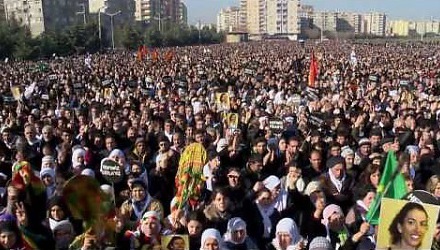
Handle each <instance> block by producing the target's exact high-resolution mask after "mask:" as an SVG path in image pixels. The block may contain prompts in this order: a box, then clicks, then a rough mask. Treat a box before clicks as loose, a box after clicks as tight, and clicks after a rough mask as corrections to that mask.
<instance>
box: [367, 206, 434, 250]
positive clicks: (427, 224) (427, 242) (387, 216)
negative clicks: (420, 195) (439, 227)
mask: <svg viewBox="0 0 440 250" xmlns="http://www.w3.org/2000/svg"><path fill="white" fill-rule="evenodd" d="M439 208H440V207H439V206H434V205H430V204H422V203H416V202H410V201H406V200H394V199H389V198H383V199H382V204H381V208H380V222H379V232H378V238H377V248H376V249H390V248H391V249H401V250H404V249H431V244H432V239H433V237H434V231H435V228H436V223H437V217H438V213H439Z"/></svg>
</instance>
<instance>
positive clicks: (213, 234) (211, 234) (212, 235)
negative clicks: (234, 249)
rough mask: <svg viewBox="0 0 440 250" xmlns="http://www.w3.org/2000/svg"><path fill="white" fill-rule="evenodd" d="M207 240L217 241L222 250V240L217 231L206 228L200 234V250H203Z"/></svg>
mask: <svg viewBox="0 0 440 250" xmlns="http://www.w3.org/2000/svg"><path fill="white" fill-rule="evenodd" d="M208 239H214V240H216V241H217V243H218V245H219V247H220V249H222V247H223V240H222V236H221V235H220V232H219V231H218V230H217V229H214V228H208V229H206V230H205V231H203V234H202V241H201V243H202V244H201V245H200V250H205V248H204V246H205V242H206V240H208Z"/></svg>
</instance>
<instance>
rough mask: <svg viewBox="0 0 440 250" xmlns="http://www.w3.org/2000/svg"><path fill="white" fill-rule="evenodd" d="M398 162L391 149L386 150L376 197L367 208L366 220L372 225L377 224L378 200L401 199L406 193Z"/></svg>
mask: <svg viewBox="0 0 440 250" xmlns="http://www.w3.org/2000/svg"><path fill="white" fill-rule="evenodd" d="M398 165H399V164H398V163H397V159H396V155H395V154H394V152H393V151H389V152H388V156H387V160H386V163H385V168H384V170H383V172H382V177H381V178H380V183H379V186H378V187H377V193H376V198H375V199H374V201H373V203H372V204H371V205H370V208H369V209H368V213H367V216H366V219H367V221H368V222H369V223H370V224H372V225H377V224H379V211H380V202H381V200H382V198H383V197H387V198H394V199H401V198H402V197H403V196H404V195H405V194H406V193H407V191H406V184H405V178H404V177H403V175H402V173H400V172H398V171H399V170H398Z"/></svg>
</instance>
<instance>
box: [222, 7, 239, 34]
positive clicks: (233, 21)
mask: <svg viewBox="0 0 440 250" xmlns="http://www.w3.org/2000/svg"><path fill="white" fill-rule="evenodd" d="M239 29H240V9H239V8H238V7H229V8H226V9H222V10H220V12H219V13H218V15H217V32H220V31H226V32H235V31H239Z"/></svg>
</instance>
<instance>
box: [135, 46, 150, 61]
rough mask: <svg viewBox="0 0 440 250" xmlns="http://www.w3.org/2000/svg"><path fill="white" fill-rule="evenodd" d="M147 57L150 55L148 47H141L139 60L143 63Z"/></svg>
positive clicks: (138, 54) (138, 53)
mask: <svg viewBox="0 0 440 250" xmlns="http://www.w3.org/2000/svg"><path fill="white" fill-rule="evenodd" d="M147 55H148V50H147V47H145V45H141V46H139V48H138V52H137V60H138V61H143V60H144V59H145V58H146V57H147Z"/></svg>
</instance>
